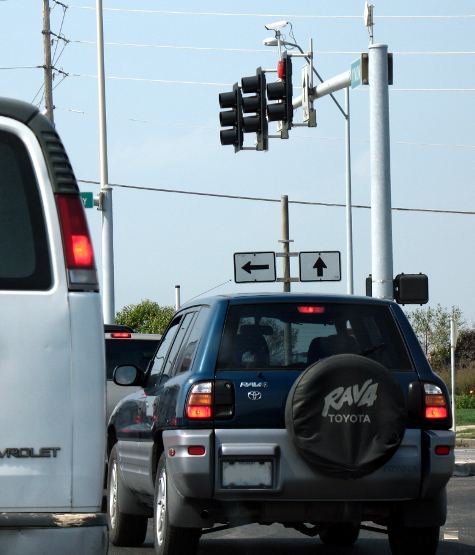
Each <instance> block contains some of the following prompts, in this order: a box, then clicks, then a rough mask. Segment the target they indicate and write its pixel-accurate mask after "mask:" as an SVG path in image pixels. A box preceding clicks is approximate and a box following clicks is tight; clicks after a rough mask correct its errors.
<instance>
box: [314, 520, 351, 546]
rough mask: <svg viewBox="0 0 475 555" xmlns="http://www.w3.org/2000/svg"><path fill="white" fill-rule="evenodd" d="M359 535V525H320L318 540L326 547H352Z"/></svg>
mask: <svg viewBox="0 0 475 555" xmlns="http://www.w3.org/2000/svg"><path fill="white" fill-rule="evenodd" d="M359 534H360V527H359V524H355V523H353V522H341V523H331V524H326V525H322V528H321V530H320V532H319V536H320V539H321V540H322V542H323V543H324V544H326V545H335V546H339V547H348V546H351V545H353V544H354V543H355V542H356V540H357V539H358V536H359Z"/></svg>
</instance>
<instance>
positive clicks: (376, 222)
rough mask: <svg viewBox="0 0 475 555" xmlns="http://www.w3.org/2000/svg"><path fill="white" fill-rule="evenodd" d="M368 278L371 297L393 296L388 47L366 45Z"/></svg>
mask: <svg viewBox="0 0 475 555" xmlns="http://www.w3.org/2000/svg"><path fill="white" fill-rule="evenodd" d="M369 112H370V157H371V256H372V260H371V262H372V263H371V276H372V277H371V280H372V292H373V297H377V298H381V299H392V298H393V295H394V293H393V245H392V220H391V171H390V147H389V92H388V47H387V45H386V44H370V46H369Z"/></svg>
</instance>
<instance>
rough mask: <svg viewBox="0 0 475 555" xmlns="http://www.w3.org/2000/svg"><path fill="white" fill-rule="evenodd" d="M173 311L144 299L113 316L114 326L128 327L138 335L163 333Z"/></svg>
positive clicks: (125, 307) (169, 307)
mask: <svg viewBox="0 0 475 555" xmlns="http://www.w3.org/2000/svg"><path fill="white" fill-rule="evenodd" d="M174 312H175V309H174V308H173V307H171V306H160V305H159V304H158V303H156V302H154V301H150V300H149V299H144V300H142V301H141V302H140V303H138V304H129V305H126V306H124V308H122V309H121V310H119V312H117V314H116V316H115V322H116V324H122V325H126V326H130V327H131V328H133V329H134V330H135V331H137V332H140V333H163V332H164V331H165V328H166V327H167V325H168V323H169V322H170V320H171V318H172V316H173V314H174Z"/></svg>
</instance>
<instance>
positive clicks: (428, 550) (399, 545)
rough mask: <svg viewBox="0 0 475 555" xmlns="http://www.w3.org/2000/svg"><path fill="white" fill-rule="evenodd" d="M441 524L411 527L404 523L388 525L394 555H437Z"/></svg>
mask: <svg viewBox="0 0 475 555" xmlns="http://www.w3.org/2000/svg"><path fill="white" fill-rule="evenodd" d="M439 534H440V527H439V526H427V527H418V528H409V527H407V526H403V525H402V524H390V525H389V526H388V537H389V545H390V546H391V553H392V554H393V555H421V554H422V553H423V554H424V555H435V553H437V546H438V545H439Z"/></svg>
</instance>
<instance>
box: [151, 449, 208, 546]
mask: <svg viewBox="0 0 475 555" xmlns="http://www.w3.org/2000/svg"><path fill="white" fill-rule="evenodd" d="M167 489H168V478H167V468H166V460H165V456H164V455H162V456H161V457H160V461H159V463H158V468H157V477H156V480H155V501H154V518H153V536H154V542H155V553H156V554H157V555H178V554H179V555H195V554H196V552H197V551H198V542H199V539H200V536H201V529H200V528H181V527H177V526H172V525H171V524H170V523H169V520H168V496H167Z"/></svg>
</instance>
